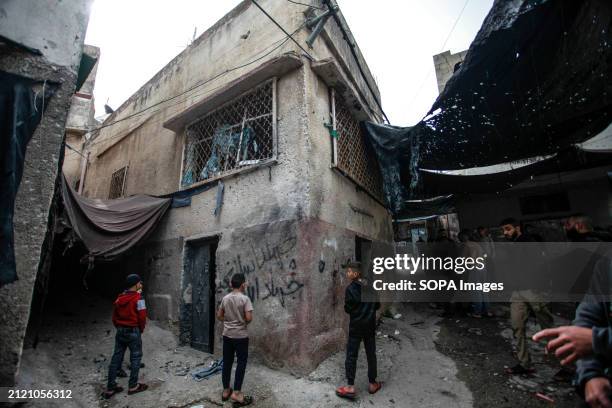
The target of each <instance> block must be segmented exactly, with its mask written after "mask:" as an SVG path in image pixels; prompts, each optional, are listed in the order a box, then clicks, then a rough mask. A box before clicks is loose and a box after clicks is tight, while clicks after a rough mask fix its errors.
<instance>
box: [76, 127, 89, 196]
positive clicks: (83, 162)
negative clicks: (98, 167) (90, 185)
mask: <svg viewBox="0 0 612 408" xmlns="http://www.w3.org/2000/svg"><path fill="white" fill-rule="evenodd" d="M85 143H87V135H86V136H85V142H84V143H83V147H85ZM90 153H91V152H87V155H86V156H81V157H82V158H81V178H80V181H79V191H78V193H79V195H82V194H83V186H84V185H85V174H86V173H87V165H88V164H89V154H90Z"/></svg>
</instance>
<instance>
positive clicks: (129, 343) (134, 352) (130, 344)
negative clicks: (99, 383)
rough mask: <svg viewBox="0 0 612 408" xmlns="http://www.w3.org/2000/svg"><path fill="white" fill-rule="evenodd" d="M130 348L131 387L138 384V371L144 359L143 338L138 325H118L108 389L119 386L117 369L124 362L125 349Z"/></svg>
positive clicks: (109, 368) (109, 371) (109, 370)
mask: <svg viewBox="0 0 612 408" xmlns="http://www.w3.org/2000/svg"><path fill="white" fill-rule="evenodd" d="M127 348H129V349H130V364H131V366H132V367H131V368H130V381H129V386H130V388H134V387H136V385H138V371H139V370H140V360H141V359H142V339H141V337H140V329H139V328H138V327H117V334H116V335H115V351H114V352H113V357H112V358H111V362H110V366H109V367H108V383H107V389H109V390H112V389H113V388H115V387H116V386H117V382H116V379H117V371H119V369H120V368H121V365H122V364H123V356H124V355H125V350H126V349H127Z"/></svg>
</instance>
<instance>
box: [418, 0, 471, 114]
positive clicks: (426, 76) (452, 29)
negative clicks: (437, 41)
mask: <svg viewBox="0 0 612 408" xmlns="http://www.w3.org/2000/svg"><path fill="white" fill-rule="evenodd" d="M469 2H470V0H465V3H463V8H461V11H460V12H459V14H458V15H457V18H456V19H455V22H454V23H453V26H452V27H451V29H450V31H449V32H448V35H447V36H446V39H445V40H444V43H443V44H442V49H441V51H440V52H444V49H445V48H446V44H447V43H448V40H450V38H451V35H452V34H453V32H454V31H455V28H456V27H457V24H458V23H459V20H461V17H462V16H463V12H464V11H465V8H466V7H467V5H468V3H469ZM447 64H448V61H447ZM449 66H450V65H449ZM430 75H431V70H428V71H427V75H425V78H423V80H422V81H421V85H419V89H417V92H416V94H415V95H414V97H413V98H412V101H411V102H410V104H411V105H412V104H413V103H414V101H415V100H416V98H417V97H418V96H419V95H420V94H421V91H422V90H423V86H425V82H426V81H427V80H428V79H429V76H430ZM425 116H427V114H425ZM425 116H423V117H425ZM421 120H422V119H421Z"/></svg>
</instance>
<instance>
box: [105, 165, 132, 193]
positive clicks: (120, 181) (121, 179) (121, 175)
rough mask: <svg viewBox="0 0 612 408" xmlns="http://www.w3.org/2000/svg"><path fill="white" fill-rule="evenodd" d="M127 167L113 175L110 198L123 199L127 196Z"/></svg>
mask: <svg viewBox="0 0 612 408" xmlns="http://www.w3.org/2000/svg"><path fill="white" fill-rule="evenodd" d="M127 170H128V168H127V166H125V167H122V168H120V169H119V170H117V171H116V172H114V173H113V175H112V177H111V184H110V190H109V192H108V198H109V199H113V198H121V197H123V195H124V194H125V181H126V177H127Z"/></svg>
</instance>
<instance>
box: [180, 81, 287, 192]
mask: <svg viewBox="0 0 612 408" xmlns="http://www.w3.org/2000/svg"><path fill="white" fill-rule="evenodd" d="M267 82H271V84H272V155H271V156H270V157H268V158H266V159H259V160H258V161H257V163H253V164H247V165H244V166H241V167H236V168H234V169H231V170H228V171H225V172H222V173H220V174H218V175H216V176H213V177H209V178H207V179H205V180H199V181H196V182H195V183H191V184H190V185H183V178H184V176H185V174H184V170H185V152H186V150H187V147H188V144H187V129H188V128H189V127H190V126H192V125H193V124H195V123H197V122H199V121H201V120H202V119H204V118H206V117H207V116H209V115H212V114H214V113H215V112H217V111H220V110H222V109H224V108H226V107H227V106H228V105H231V104H232V103H235V102H236V101H237V100H239V99H240V98H242V97H243V96H244V95H246V94H248V93H250V92H252V91H253V90H255V89H256V88H258V87H260V86H263V85H264V84H266V83H267ZM277 87H278V77H276V76H273V77H271V78H268V79H266V80H264V81H261V82H260V83H258V84H257V85H254V86H252V87H251V88H249V89H247V90H246V91H244V92H241V93H240V94H239V95H237V96H235V97H233V98H231V99H230V100H228V101H226V102H224V103H223V104H221V105H220V106H218V107H216V108H214V109H211V110H209V111H207V112H205V113H203V114H201V115H199V116H198V117H197V118H196V119H194V120H192V121H191V122H189V123H187V124H186V125H185V126H184V127H183V132H182V135H181V136H182V139H183V143H182V153H181V167H180V173H179V183H178V189H179V191H181V190H187V189H190V188H194V187H199V186H202V185H206V184H209V183H214V182H217V181H219V180H222V179H226V178H230V177H235V176H237V175H239V174H243V173H249V172H251V171H254V170H257V169H259V168H261V167H268V166H271V165H274V164H276V163H277V161H278V119H277V117H278V113H277V110H278V103H277V97H278V90H277Z"/></svg>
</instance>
